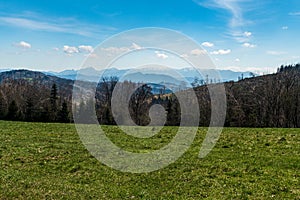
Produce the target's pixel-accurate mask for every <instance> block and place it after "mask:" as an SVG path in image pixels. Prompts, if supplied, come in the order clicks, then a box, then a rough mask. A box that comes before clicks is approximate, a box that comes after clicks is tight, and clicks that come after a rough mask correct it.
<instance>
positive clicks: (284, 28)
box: [281, 26, 289, 30]
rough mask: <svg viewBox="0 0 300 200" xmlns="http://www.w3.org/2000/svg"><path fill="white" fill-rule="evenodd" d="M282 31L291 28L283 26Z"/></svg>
mask: <svg viewBox="0 0 300 200" xmlns="http://www.w3.org/2000/svg"><path fill="white" fill-rule="evenodd" d="M281 29H282V30H288V29H289V27H288V26H283V27H281Z"/></svg>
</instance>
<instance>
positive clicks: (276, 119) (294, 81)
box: [200, 64, 300, 127]
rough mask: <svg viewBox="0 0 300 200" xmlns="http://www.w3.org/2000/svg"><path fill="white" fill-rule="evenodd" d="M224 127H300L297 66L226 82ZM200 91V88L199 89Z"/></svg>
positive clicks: (298, 70) (284, 67)
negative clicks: (274, 72) (269, 73)
mask: <svg viewBox="0 0 300 200" xmlns="http://www.w3.org/2000/svg"><path fill="white" fill-rule="evenodd" d="M225 88H226V92H227V103H228V104H227V118H226V125H227V126H246V127H300V65H299V64H297V65H294V66H292V65H289V66H281V67H280V68H279V69H278V72H277V73H276V74H271V75H265V76H260V77H255V78H248V79H244V80H241V81H239V82H228V83H226V84H225ZM200 91H201V90H200Z"/></svg>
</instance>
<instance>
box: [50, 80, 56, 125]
mask: <svg viewBox="0 0 300 200" xmlns="http://www.w3.org/2000/svg"><path fill="white" fill-rule="evenodd" d="M57 99H58V98H57V86H56V84H55V83H54V84H53V85H52V88H51V93H50V120H51V121H56V120H57Z"/></svg>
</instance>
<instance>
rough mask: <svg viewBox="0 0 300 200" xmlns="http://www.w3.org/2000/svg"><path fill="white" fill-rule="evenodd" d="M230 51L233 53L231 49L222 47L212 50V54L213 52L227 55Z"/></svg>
mask: <svg viewBox="0 0 300 200" xmlns="http://www.w3.org/2000/svg"><path fill="white" fill-rule="evenodd" d="M230 53H231V50H230V49H220V50H218V51H213V52H210V54H212V55H227V54H230Z"/></svg>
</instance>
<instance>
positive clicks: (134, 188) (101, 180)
mask: <svg viewBox="0 0 300 200" xmlns="http://www.w3.org/2000/svg"><path fill="white" fill-rule="evenodd" d="M0 126H1V129H0V141H1V142H0V199H88V198H94V199H202V198H207V199H300V129H249V128H225V129H224V131H223V133H222V135H221V138H220V139H219V141H218V143H217V145H216V147H215V148H214V149H213V151H212V152H211V153H210V154H209V155H208V156H207V157H206V158H204V159H199V158H198V153H199V150H200V146H201V142H202V141H203V138H204V136H205V130H206V129H205V128H199V131H198V134H197V136H196V139H195V141H194V143H193V145H192V146H191V148H190V149H189V150H188V151H187V152H186V153H185V154H184V155H183V156H182V157H181V158H180V159H179V160H177V161H176V162H175V163H173V164H171V165H169V166H168V167H166V168H164V169H161V170H159V171H155V172H151V173H145V174H131V173H122V172H119V171H116V170H114V169H111V168H109V167H107V166H105V165H103V164H101V163H100V162H99V161H98V160H96V159H95V158H93V157H92V156H91V155H90V154H89V152H88V151H87V150H86V149H85V147H84V146H83V145H82V143H81V141H80V140H79V137H78V135H77V133H76V129H75V127H74V125H72V124H43V123H21V122H3V121H2V122H0ZM105 129H106V130H107V131H108V133H107V135H108V136H109V137H110V138H111V140H112V141H114V142H115V143H116V144H118V145H119V146H122V147H123V148H126V149H127V150H136V149H141V150H143V149H146V150H148V151H149V150H152V149H157V148H160V147H161V146H163V145H164V144H166V143H167V142H168V141H169V140H170V138H172V136H173V135H174V134H175V132H176V128H174V127H173V128H172V127H165V128H164V129H163V130H164V131H163V132H162V133H161V134H159V135H158V136H155V137H154V138H152V139H148V140H143V141H142V140H141V139H133V138H130V137H129V136H126V135H124V134H122V133H120V131H119V129H118V128H117V127H113V126H106V127H105ZM123 141H125V142H123Z"/></svg>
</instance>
